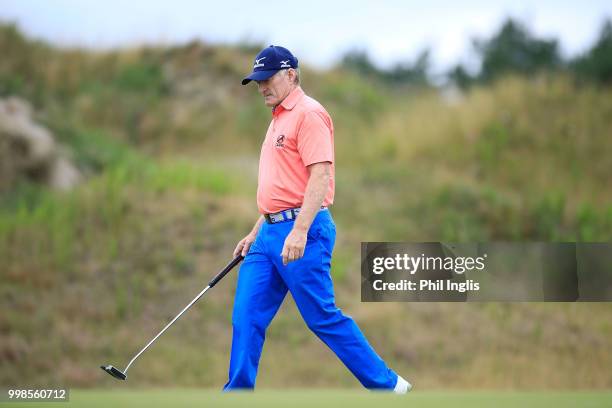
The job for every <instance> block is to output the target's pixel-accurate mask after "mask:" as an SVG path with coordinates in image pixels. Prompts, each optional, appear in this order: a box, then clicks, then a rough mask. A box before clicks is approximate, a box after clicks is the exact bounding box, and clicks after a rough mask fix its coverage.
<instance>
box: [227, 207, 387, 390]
mask: <svg viewBox="0 0 612 408" xmlns="http://www.w3.org/2000/svg"><path fill="white" fill-rule="evenodd" d="M292 228H293V221H285V222H280V223H275V224H268V223H263V224H262V226H261V229H260V230H259V233H258V235H257V238H256V240H255V242H254V243H253V244H252V245H251V248H250V249H249V252H248V254H247V256H246V257H245V259H244V261H243V263H242V266H241V268H240V272H239V276H238V285H237V288H236V295H235V299H234V311H233V314H232V327H233V338H232V351H231V358H230V367H229V380H228V382H227V383H226V384H225V386H224V387H223V390H224V391H230V390H235V389H253V388H254V387H255V378H256V376H257V367H258V365H259V358H260V356H261V350H262V347H263V344H264V340H265V336H266V329H267V327H268V325H269V324H270V322H271V321H272V318H273V317H274V315H275V314H276V312H277V311H278V308H279V307H280V305H281V303H282V302H283V299H284V298H285V295H286V294H287V291H289V292H291V295H292V296H293V299H294V300H295V303H296V305H297V307H298V310H299V311H300V314H301V315H302V318H303V319H304V321H305V322H306V325H307V326H308V328H310V330H312V331H313V332H314V333H315V334H316V335H317V336H318V337H319V338H320V339H321V340H322V341H323V342H324V343H325V344H326V345H327V346H328V347H329V348H330V349H331V350H332V351H333V352H334V353H335V354H336V355H337V356H338V358H339V359H340V360H342V362H343V363H344V365H346V367H347V368H348V369H349V370H350V371H351V372H352V373H353V375H355V377H357V379H358V380H359V381H360V382H361V384H363V386H364V387H366V388H369V389H388V390H392V389H393V388H394V387H395V384H396V382H397V374H396V373H395V372H393V371H392V370H391V369H389V368H388V367H387V365H386V364H385V362H384V361H383V360H382V359H381V358H380V357H379V356H378V355H377V354H376V352H375V351H374V350H373V349H372V347H371V346H370V345H369V344H368V342H367V340H366V339H365V337H364V335H363V334H362V333H361V330H359V327H357V324H355V322H354V321H353V319H352V318H350V317H349V316H346V315H344V314H343V313H342V311H341V310H340V309H338V307H336V304H335V301H334V288H333V284H332V280H331V277H330V268H331V256H332V251H333V248H334V242H335V239H336V226H335V224H334V221H333V219H332V217H331V214H330V213H329V211H328V210H327V209H324V210H321V211H319V213H318V214H317V215H316V217H315V219H314V221H313V223H312V225H311V227H310V230H309V231H308V239H307V243H306V248H305V251H304V256H303V257H302V258H301V259H299V260H296V261H293V262H290V263H289V264H287V265H286V266H285V265H283V263H282V258H281V255H280V254H281V251H282V248H283V244H284V242H285V238H286V237H287V235H288V234H289V232H290V231H291V229H292Z"/></svg>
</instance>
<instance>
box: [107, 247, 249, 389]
mask: <svg viewBox="0 0 612 408" xmlns="http://www.w3.org/2000/svg"><path fill="white" fill-rule="evenodd" d="M243 259H244V257H243V256H242V255H238V256H237V257H236V258H234V259H233V260H232V261H231V262H230V263H229V264H227V266H226V267H225V269H223V270H222V271H221V272H219V273H218V274H217V275H216V276H215V277H214V278H212V279H211V281H210V282H208V286H206V287H205V288H204V290H202V291H201V292H200V293H198V295H197V296H196V297H195V298H194V299H193V300H192V301H191V302H190V303H189V304H188V305H187V306H185V308H184V309H183V310H181V312H180V313H179V314H177V315H176V316H175V317H174V319H172V320H171V321H170V323H168V324H167V325H166V327H164V328H163V329H162V331H160V332H159V333H157V336H155V337H153V339H152V340H151V341H150V342H148V343H147V345H146V346H144V347H143V348H142V350H140V351H139V352H138V354H136V355H135V356H134V357H133V358H132V359H131V360H130V362H129V363H128V365H127V367H125V369H124V370H123V371H121V370H119V369H118V368H115V367H113V366H112V365H110V364H108V365H102V366H100V368H101V369H103V370H104V371H106V372H107V373H109V374H110V375H112V376H113V377H115V378H116V379H118V380H125V379H127V371H128V369H129V368H130V366H131V365H132V363H133V362H134V361H135V360H136V359H137V358H138V357H140V355H141V354H142V353H143V352H144V351H145V350H146V349H147V348H149V346H150V345H151V344H153V342H154V341H155V340H157V338H158V337H159V336H161V335H162V334H163V333H164V332H165V331H166V329H168V327H170V326H172V324H173V323H174V322H175V321H177V320H178V318H179V317H181V315H182V314H183V313H185V311H186V310H187V309H189V308H190V307H191V306H193V304H194V303H195V302H197V301H198V299H200V298H201V297H202V296H203V295H204V293H206V291H207V290H208V289H210V288H212V287H213V286H215V285H216V284H217V282H219V281H220V280H221V279H223V277H224V276H225V275H227V273H228V272H229V271H231V270H232V269H233V268H234V266H236V265H238V264H239V263H240V262H241V261H242V260H243Z"/></svg>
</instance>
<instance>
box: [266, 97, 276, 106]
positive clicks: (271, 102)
mask: <svg viewBox="0 0 612 408" xmlns="http://www.w3.org/2000/svg"><path fill="white" fill-rule="evenodd" d="M264 103H265V104H266V106H267V107H268V108H273V107H275V106H276V105H278V103H277V102H276V100H275V99H268V98H264Z"/></svg>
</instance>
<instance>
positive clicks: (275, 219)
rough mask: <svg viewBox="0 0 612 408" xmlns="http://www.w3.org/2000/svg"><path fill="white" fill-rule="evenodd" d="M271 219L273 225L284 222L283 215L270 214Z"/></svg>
mask: <svg viewBox="0 0 612 408" xmlns="http://www.w3.org/2000/svg"><path fill="white" fill-rule="evenodd" d="M270 219H271V220H272V223H275V222H281V221H283V214H282V213H275V214H270Z"/></svg>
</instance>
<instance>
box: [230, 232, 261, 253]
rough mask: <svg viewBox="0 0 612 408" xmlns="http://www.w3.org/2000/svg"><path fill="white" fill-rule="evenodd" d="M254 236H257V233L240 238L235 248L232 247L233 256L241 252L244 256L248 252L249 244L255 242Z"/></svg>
mask: <svg viewBox="0 0 612 408" xmlns="http://www.w3.org/2000/svg"><path fill="white" fill-rule="evenodd" d="M255 238H257V234H253V233H250V234H249V235H247V236H246V237H244V238H242V239H241V240H240V242H238V245H236V249H234V257H237V256H238V254H242V256H246V254H247V253H248V252H249V248H251V244H253V242H255Z"/></svg>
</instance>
